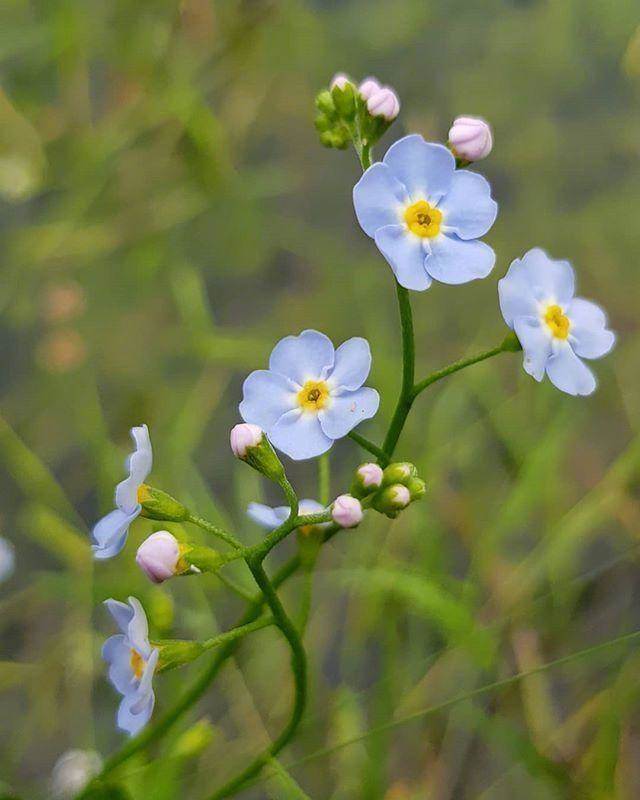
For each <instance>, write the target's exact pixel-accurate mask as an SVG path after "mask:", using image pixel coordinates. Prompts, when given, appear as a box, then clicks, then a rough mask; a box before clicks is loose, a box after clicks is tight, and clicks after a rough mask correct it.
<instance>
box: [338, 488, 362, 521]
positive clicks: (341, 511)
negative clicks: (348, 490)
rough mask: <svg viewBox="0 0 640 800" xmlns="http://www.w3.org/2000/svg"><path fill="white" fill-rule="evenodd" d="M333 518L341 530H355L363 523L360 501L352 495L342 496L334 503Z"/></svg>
mask: <svg viewBox="0 0 640 800" xmlns="http://www.w3.org/2000/svg"><path fill="white" fill-rule="evenodd" d="M331 517H332V518H333V521H334V522H335V523H336V525H339V526H340V527H341V528H355V527H356V525H359V524H360V522H361V521H362V506H361V505H360V501H359V500H357V499H356V498H355V497H352V496H351V495H350V494H341V495H340V497H336V499H335V500H334V501H333V506H332V507H331Z"/></svg>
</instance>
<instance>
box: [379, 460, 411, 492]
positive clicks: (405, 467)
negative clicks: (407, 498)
mask: <svg viewBox="0 0 640 800" xmlns="http://www.w3.org/2000/svg"><path fill="white" fill-rule="evenodd" d="M417 475H418V470H417V469H416V468H415V467H414V465H413V464H410V463H409V462H408V461H396V462H395V463H393V464H389V466H388V467H385V469H384V472H383V473H382V488H384V487H385V486H393V484H394V483H401V484H402V485H403V486H407V485H408V483H409V481H410V480H411V479H412V478H415V477H417Z"/></svg>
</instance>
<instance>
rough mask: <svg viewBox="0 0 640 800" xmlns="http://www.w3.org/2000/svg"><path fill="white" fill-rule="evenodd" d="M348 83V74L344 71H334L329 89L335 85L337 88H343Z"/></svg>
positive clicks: (349, 81)
mask: <svg viewBox="0 0 640 800" xmlns="http://www.w3.org/2000/svg"><path fill="white" fill-rule="evenodd" d="M348 83H351V78H350V77H349V76H348V75H345V74H344V72H336V74H335V75H334V76H333V78H331V83H330V84H329V89H333V88H334V87H335V86H337V87H338V88H339V89H344V87H345V86H346V85H347V84H348Z"/></svg>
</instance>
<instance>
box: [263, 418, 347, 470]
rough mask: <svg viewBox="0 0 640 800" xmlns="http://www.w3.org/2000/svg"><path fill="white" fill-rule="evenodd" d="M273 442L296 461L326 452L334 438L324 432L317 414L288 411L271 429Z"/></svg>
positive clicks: (270, 434) (270, 435) (270, 436)
mask: <svg viewBox="0 0 640 800" xmlns="http://www.w3.org/2000/svg"><path fill="white" fill-rule="evenodd" d="M269 438H270V439H271V443H272V444H273V445H274V446H275V447H277V448H278V450H282V452H283V453H286V454H287V455H288V456H289V457H290V458H293V459H294V460H296V461H302V460H303V459H305V458H314V457H315V456H319V455H322V453H326V452H327V450H328V449H329V448H330V447H331V445H332V444H333V440H332V439H330V438H329V437H328V436H325V434H324V433H323V432H322V428H321V427H320V420H319V419H318V415H317V414H313V413H305V412H302V411H300V409H297V408H296V409H294V410H293V411H288V412H287V413H286V414H284V415H283V416H282V417H280V419H279V420H278V421H277V422H276V424H275V425H274V426H273V428H272V429H271V430H270V431H269Z"/></svg>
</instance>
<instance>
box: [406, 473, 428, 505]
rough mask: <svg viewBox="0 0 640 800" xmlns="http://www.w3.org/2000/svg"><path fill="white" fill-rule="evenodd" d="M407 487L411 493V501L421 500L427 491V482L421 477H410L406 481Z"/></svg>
mask: <svg viewBox="0 0 640 800" xmlns="http://www.w3.org/2000/svg"><path fill="white" fill-rule="evenodd" d="M407 489H408V490H409V494H410V495H411V502H413V501H414V500H421V499H422V498H423V497H424V496H425V494H426V491H427V484H426V483H425V482H424V481H423V480H422V478H411V480H410V481H408V483H407Z"/></svg>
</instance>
